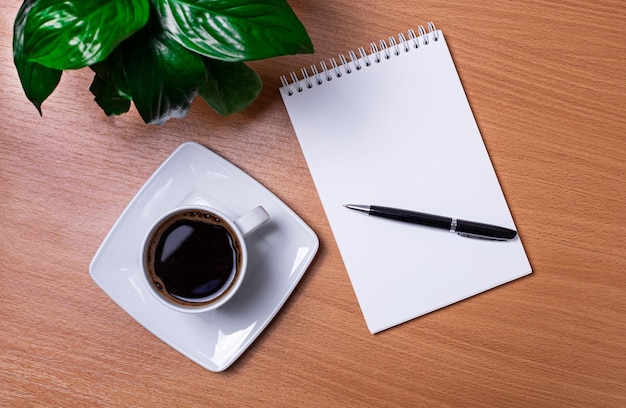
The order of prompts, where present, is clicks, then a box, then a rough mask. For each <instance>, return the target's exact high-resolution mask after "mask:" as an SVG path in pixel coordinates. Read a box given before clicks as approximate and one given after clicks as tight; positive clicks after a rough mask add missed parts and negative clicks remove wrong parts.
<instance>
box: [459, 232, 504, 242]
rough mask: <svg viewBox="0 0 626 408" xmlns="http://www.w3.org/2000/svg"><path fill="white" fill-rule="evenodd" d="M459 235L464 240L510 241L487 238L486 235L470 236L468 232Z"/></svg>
mask: <svg viewBox="0 0 626 408" xmlns="http://www.w3.org/2000/svg"><path fill="white" fill-rule="evenodd" d="M457 235H458V236H460V237H463V238H472V239H483V240H485V241H509V239H507V238H495V237H487V236H485V235H478V234H470V233H468V232H457Z"/></svg>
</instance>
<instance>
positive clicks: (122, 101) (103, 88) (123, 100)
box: [89, 74, 130, 116]
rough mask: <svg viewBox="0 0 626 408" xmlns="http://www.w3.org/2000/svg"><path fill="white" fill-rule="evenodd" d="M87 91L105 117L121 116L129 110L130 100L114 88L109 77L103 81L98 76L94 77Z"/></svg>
mask: <svg viewBox="0 0 626 408" xmlns="http://www.w3.org/2000/svg"><path fill="white" fill-rule="evenodd" d="M89 90H90V91H91V93H92V94H93V95H94V96H95V99H94V100H95V101H96V103H97V104H98V105H99V106H100V107H101V108H102V110H103V111H104V113H106V114H107V116H111V115H121V114H122V113H126V112H128V110H129V109H130V99H128V98H127V97H126V95H125V94H124V93H123V92H121V91H120V90H119V89H118V88H117V87H116V86H115V83H114V82H113V79H112V78H111V77H109V78H107V79H104V78H102V77H100V76H98V74H96V75H94V77H93V82H92V83H91V86H90V87H89Z"/></svg>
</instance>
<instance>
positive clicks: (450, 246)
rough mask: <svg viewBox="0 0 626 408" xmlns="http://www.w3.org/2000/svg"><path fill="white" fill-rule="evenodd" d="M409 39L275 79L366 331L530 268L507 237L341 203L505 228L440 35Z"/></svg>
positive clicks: (500, 200)
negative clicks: (469, 234)
mask: <svg viewBox="0 0 626 408" xmlns="http://www.w3.org/2000/svg"><path fill="white" fill-rule="evenodd" d="M435 38H437V40H435ZM426 40H427V41H428V44H425V43H424V42H425V41H426ZM417 41H419V47H418V48H415V47H414V40H412V39H411V40H409V41H407V42H406V43H402V42H400V41H398V47H397V49H398V51H399V53H398V55H395V53H394V51H395V49H394V47H393V46H391V47H390V48H388V50H387V51H389V54H390V55H389V58H388V59H386V58H385V52H380V57H381V58H380V59H381V61H380V62H375V58H376V53H371V54H370V55H367V56H364V57H360V58H359V59H357V60H355V61H350V58H347V61H349V62H348V63H347V64H345V65H340V66H339V67H337V71H339V72H341V73H342V75H341V77H337V76H336V72H335V69H333V68H330V69H329V70H328V71H327V72H321V71H322V68H321V67H318V68H317V70H318V71H320V73H319V75H318V76H319V78H317V77H316V76H315V75H314V73H313V71H312V69H311V70H307V72H308V76H309V78H308V79H302V78H303V77H304V75H303V74H300V75H299V76H298V78H299V80H297V81H289V83H285V82H284V83H285V84H286V86H283V87H281V88H280V93H281V95H282V97H283V101H284V103H285V106H286V108H287V111H288V113H289V117H290V119H291V122H292V124H293V127H294V129H295V133H296V135H297V138H298V140H299V142H300V146H301V148H302V151H303V152H304V156H305V158H306V161H307V164H308V166H309V170H310V171H311V174H312V177H313V180H314V183H315V186H316V188H317V190H318V193H319V195H320V198H321V201H322V204H323V207H324V210H325V212H326V215H327V217H328V220H329V223H330V226H331V228H332V231H333V234H334V237H335V239H336V241H337V245H338V247H339V250H340V252H341V256H342V258H343V261H344V264H345V267H346V269H347V271H348V274H349V276H350V281H351V283H352V285H353V287H354V291H355V293H356V297H357V299H358V302H359V305H360V307H361V310H362V312H363V315H364V317H365V321H366V323H367V326H368V328H369V330H370V331H371V332H372V333H375V332H378V331H381V330H384V329H387V328H389V327H392V326H394V325H397V324H399V323H402V322H405V321H407V320H409V319H412V318H415V317H418V316H420V315H423V314H425V313H429V312H431V311H434V310H436V309H439V308H441V307H444V306H446V305H449V304H452V303H454V302H457V301H459V300H462V299H465V298H467V297H470V296H473V295H476V294H478V293H480V292H483V291H485V290H488V289H490V288H493V287H495V286H498V285H501V284H503V283H506V282H509V281H511V280H513V279H516V278H519V277H521V276H523V275H526V274H529V273H531V267H530V264H529V262H528V259H527V257H526V254H525V252H524V248H523V246H522V242H521V240H520V238H519V236H518V238H516V239H514V240H512V241H508V242H494V241H486V240H478V239H471V238H464V237H460V236H458V235H456V234H454V233H451V232H449V231H446V230H441V229H435V228H429V227H424V226H418V225H414V224H408V223H403V222H398V221H392V220H387V219H383V218H377V217H373V216H368V215H366V214H363V213H357V212H354V211H351V210H348V209H346V208H345V207H343V204H365V205H370V204H371V205H381V206H387V207H397V208H402V209H408V210H414V211H420V212H426V213H432V214H437V215H443V216H448V217H454V218H460V219H466V220H472V221H478V222H483V223H489V224H495V225H500V226H503V227H508V228H515V225H514V223H513V219H512V217H511V214H510V212H509V209H508V206H507V203H506V201H505V198H504V195H503V194H502V190H501V188H500V185H499V183H498V179H497V177H496V174H495V172H494V169H493V166H492V165H491V161H490V159H489V156H488V154H487V151H486V149H485V146H484V143H483V141H482V137H481V135H480V132H479V130H478V127H477V126H476V122H475V120H474V117H473V114H472V111H471V109H470V106H469V104H468V101H467V98H466V96H465V93H464V91H463V87H462V85H461V82H460V80H459V77H458V74H457V72H456V69H455V66H454V63H453V61H452V58H451V56H450V52H449V50H448V46H447V44H446V41H445V38H444V36H443V33H442V32H441V31H434V30H432V31H430V32H428V33H424V34H423V35H422V36H420V37H418V38H417ZM405 46H407V47H408V49H409V51H405ZM379 49H380V47H379ZM368 60H369V62H370V66H366V63H367V61H368ZM327 66H329V67H330V63H328V64H327ZM357 66H360V67H361V68H360V69H356V67H357ZM346 70H350V71H351V72H350V73H347V72H346ZM327 74H328V75H331V77H332V79H331V80H330V81H329V80H327ZM298 78H296V79H298ZM318 79H320V80H321V84H317V80H318ZM309 84H310V86H311V87H310V88H309V87H307V85H309ZM299 88H301V91H299ZM290 93H291V95H290Z"/></svg>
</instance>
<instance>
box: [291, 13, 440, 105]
mask: <svg viewBox="0 0 626 408" xmlns="http://www.w3.org/2000/svg"><path fill="white" fill-rule="evenodd" d="M427 27H428V30H427V29H426V28H424V26H421V25H420V26H418V27H417V33H415V31H414V30H413V29H410V30H408V31H407V35H405V34H404V33H399V34H398V37H397V38H396V37H393V36H392V37H389V38H388V39H387V40H384V39H383V40H380V41H378V43H375V42H372V43H370V50H369V53H367V52H366V51H365V48H363V47H359V48H357V52H358V56H357V53H355V52H354V51H349V52H348V58H349V61H348V58H346V56H345V55H344V54H340V55H339V63H337V60H336V59H335V58H330V59H329V60H328V62H329V63H330V68H329V67H328V65H327V64H326V62H325V61H320V63H319V69H318V67H317V66H316V65H311V67H310V68H311V72H310V73H309V71H308V70H307V69H306V68H301V69H300V72H301V75H302V77H301V78H298V75H297V74H296V73H295V72H291V73H290V74H289V77H290V79H291V82H290V81H289V80H288V79H287V76H286V75H282V76H281V77H280V82H281V83H282V85H283V88H284V89H285V90H286V92H287V94H288V95H293V94H294V92H302V91H304V89H305V88H313V87H314V86H315V85H322V84H323V83H324V82H329V81H332V80H333V78H341V77H342V76H343V75H344V74H347V75H349V74H352V73H353V72H354V71H360V70H361V69H364V68H367V67H370V66H372V64H373V63H374V64H376V63H380V62H381V61H382V60H383V59H390V58H393V57H394V56H399V55H400V54H402V53H403V52H409V51H411V49H417V48H420V47H421V46H427V45H429V44H430V41H431V40H432V41H439V33H440V32H439V31H437V28H436V27H435V25H434V24H433V23H431V22H429V23H428V25H427ZM407 37H408V38H407Z"/></svg>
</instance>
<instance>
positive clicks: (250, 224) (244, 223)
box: [235, 206, 270, 236]
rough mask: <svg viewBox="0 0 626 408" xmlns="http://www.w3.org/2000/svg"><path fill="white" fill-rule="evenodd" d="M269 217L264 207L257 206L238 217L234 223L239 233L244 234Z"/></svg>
mask: <svg viewBox="0 0 626 408" xmlns="http://www.w3.org/2000/svg"><path fill="white" fill-rule="evenodd" d="M269 219H270V215H269V214H268V213H267V211H265V208H263V207H261V206H258V207H256V208H254V209H252V210H250V211H249V212H247V213H246V214H244V215H242V216H241V217H239V218H238V219H237V220H236V221H235V225H237V228H239V231H241V234H242V235H243V236H246V235H248V234H249V233H251V232H252V231H254V230H255V229H256V228H257V227H258V226H259V225H261V224H263V223H265V222H267V221H268V220H269Z"/></svg>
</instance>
